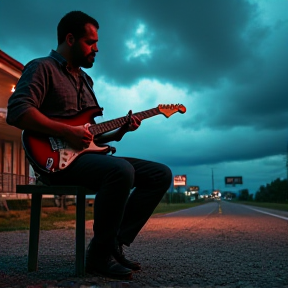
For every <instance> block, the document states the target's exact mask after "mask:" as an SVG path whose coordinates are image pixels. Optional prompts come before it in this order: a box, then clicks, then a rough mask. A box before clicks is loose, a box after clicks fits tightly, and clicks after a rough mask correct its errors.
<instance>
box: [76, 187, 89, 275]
mask: <svg viewBox="0 0 288 288" xmlns="http://www.w3.org/2000/svg"><path fill="white" fill-rule="evenodd" d="M85 199H86V196H85V194H83V193H79V194H78V195H77V199H76V201H77V203H76V264H75V273H76V276H84V274H85Z"/></svg>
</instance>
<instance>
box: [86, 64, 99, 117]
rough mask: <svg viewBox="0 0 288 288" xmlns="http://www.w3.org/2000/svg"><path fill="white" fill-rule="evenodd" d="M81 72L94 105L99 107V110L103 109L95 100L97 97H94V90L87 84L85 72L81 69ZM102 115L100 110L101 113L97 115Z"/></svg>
mask: <svg viewBox="0 0 288 288" xmlns="http://www.w3.org/2000/svg"><path fill="white" fill-rule="evenodd" d="M81 72H82V76H83V78H84V82H85V84H86V86H87V88H88V90H89V91H90V93H91V95H92V96H93V99H94V101H95V104H96V106H97V107H99V108H100V109H101V111H103V108H102V107H100V105H99V103H98V101H97V98H96V95H95V92H94V90H93V89H92V87H91V86H90V84H89V81H88V79H87V76H86V73H85V72H84V71H82V70H81ZM102 115H103V113H102V112H101V115H99V116H102Z"/></svg>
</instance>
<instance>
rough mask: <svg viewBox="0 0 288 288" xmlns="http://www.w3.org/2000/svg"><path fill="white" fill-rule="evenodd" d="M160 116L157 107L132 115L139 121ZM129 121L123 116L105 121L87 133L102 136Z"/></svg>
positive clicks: (90, 128)
mask: <svg viewBox="0 0 288 288" xmlns="http://www.w3.org/2000/svg"><path fill="white" fill-rule="evenodd" d="M158 114H160V111H159V109H158V107H156V108H152V109H149V110H146V111H142V112H137V113H133V115H136V116H137V117H138V118H139V119H140V120H143V119H147V118H150V117H153V116H156V115H158ZM128 121H129V116H128V115H127V116H124V117H120V118H116V119H114V120H110V121H105V122H102V123H99V124H93V125H91V126H90V127H89V128H88V129H89V131H90V132H91V133H92V134H93V135H94V136H95V135H99V134H103V133H106V132H109V131H112V130H115V129H117V128H119V127H121V126H123V125H124V124H126V123H127V122H128Z"/></svg>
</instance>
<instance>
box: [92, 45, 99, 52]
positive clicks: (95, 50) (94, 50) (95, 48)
mask: <svg viewBox="0 0 288 288" xmlns="http://www.w3.org/2000/svg"><path fill="white" fill-rule="evenodd" d="M91 50H92V51H93V52H98V47H97V44H95V45H93V46H92V48H91Z"/></svg>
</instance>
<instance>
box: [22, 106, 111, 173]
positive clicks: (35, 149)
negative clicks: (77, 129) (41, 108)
mask: <svg viewBox="0 0 288 288" xmlns="http://www.w3.org/2000/svg"><path fill="white" fill-rule="evenodd" d="M101 115H102V111H101V110H99V109H97V108H89V109H86V110H84V111H83V112H81V113H79V114H77V116H73V117H69V118H51V119H53V120H55V121H58V122H61V123H65V124H68V125H71V126H83V125H85V124H87V123H91V124H94V123H95V121H94V118H95V117H96V116H101ZM49 138H50V137H49V135H46V134H42V133H36V132H32V131H30V130H24V131H23V133H22V144H23V147H24V150H25V153H26V156H27V158H28V160H29V162H30V163H31V165H32V166H33V167H35V166H36V170H37V169H38V170H41V171H43V172H46V173H47V172H56V171H59V170H61V169H64V168H65V167H61V166H60V165H61V164H60V163H61V159H60V157H61V154H60V152H59V150H58V149H57V150H53V149H52V145H51V141H50V139H49ZM60 150H61V149H60ZM109 150H110V149H109V146H105V147H98V146H96V145H95V144H94V143H93V142H91V144H90V146H89V148H87V149H84V150H82V151H74V152H75V153H76V154H77V155H74V156H75V157H74V159H75V158H76V157H77V156H79V155H80V154H83V153H87V152H90V153H91V152H92V151H94V152H96V153H105V154H106V153H107V152H109ZM70 162H71V161H70Z"/></svg>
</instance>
